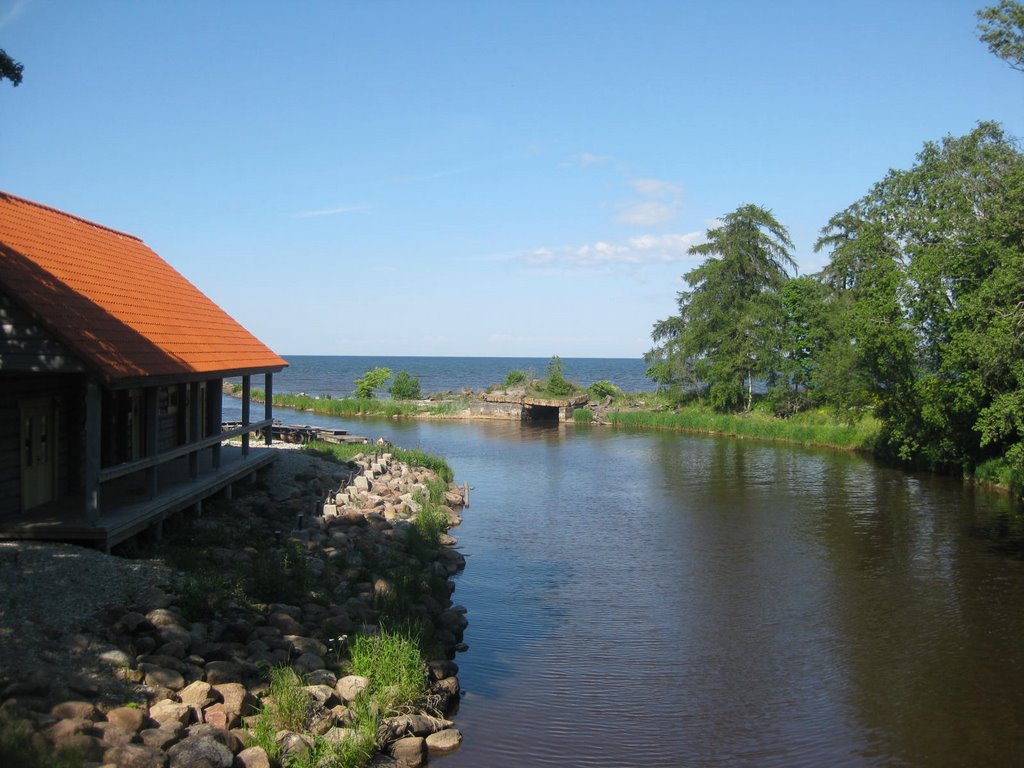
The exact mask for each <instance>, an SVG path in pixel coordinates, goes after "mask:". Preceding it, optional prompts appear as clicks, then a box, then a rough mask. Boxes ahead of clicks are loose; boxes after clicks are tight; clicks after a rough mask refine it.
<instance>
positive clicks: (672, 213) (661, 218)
mask: <svg viewBox="0 0 1024 768" xmlns="http://www.w3.org/2000/svg"><path fill="white" fill-rule="evenodd" d="M628 181H629V185H630V186H631V187H633V189H634V191H635V192H636V193H637V194H638V195H640V197H641V198H643V199H642V200H632V201H630V202H627V203H623V204H622V205H621V206H620V209H621V210H620V211H619V215H618V216H616V217H615V220H616V221H617V222H619V223H620V224H628V225H630V226H634V227H658V226H661V225H662V224H667V223H668V222H670V221H672V220H673V219H675V218H676V217H677V216H678V215H679V212H680V211H681V210H682V207H683V188H682V187H681V186H679V185H678V184H674V183H673V182H671V181H663V180H661V179H629V180H628Z"/></svg>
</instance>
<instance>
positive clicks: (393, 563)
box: [0, 446, 467, 768]
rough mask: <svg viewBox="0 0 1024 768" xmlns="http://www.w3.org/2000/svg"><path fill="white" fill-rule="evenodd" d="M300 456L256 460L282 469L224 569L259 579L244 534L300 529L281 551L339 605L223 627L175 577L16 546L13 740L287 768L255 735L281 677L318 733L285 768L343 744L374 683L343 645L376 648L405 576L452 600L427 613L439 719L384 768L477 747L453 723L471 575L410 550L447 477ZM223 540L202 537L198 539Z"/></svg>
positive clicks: (2, 723) (199, 525)
mask: <svg viewBox="0 0 1024 768" xmlns="http://www.w3.org/2000/svg"><path fill="white" fill-rule="evenodd" d="M288 448H289V447H288V446H280V447H271V448H262V449H255V448H254V450H274V451H277V452H278V458H277V461H275V462H274V465H273V467H272V469H271V471H270V476H269V478H267V482H266V485H265V487H264V488H256V489H254V490H252V491H250V492H248V493H245V494H244V495H239V496H238V497H236V499H235V500H234V501H232V502H231V503H230V504H231V506H230V509H231V516H232V518H233V523H234V524H236V525H237V526H238V528H239V534H238V536H237V545H236V546H234V547H223V548H219V549H218V550H217V551H216V552H215V553H214V554H215V557H216V558H217V562H218V565H219V564H223V568H224V571H225V573H228V572H231V569H232V568H237V567H238V566H239V565H243V566H245V567H246V568H249V569H258V568H260V567H261V564H260V561H259V558H260V557H263V556H264V555H263V553H259V552H257V551H256V550H255V549H252V548H251V547H250V546H249V545H248V544H247V542H246V537H245V535H244V531H245V524H246V523H249V524H253V525H262V526H263V528H264V529H266V528H267V527H268V526H269V527H273V526H274V525H276V524H279V523H280V522H281V521H285V520H287V521H293V522H295V527H294V528H293V529H292V530H291V531H290V533H287V534H282V535H281V542H282V546H286V547H291V548H293V549H297V550H299V551H301V552H302V557H303V558H304V561H303V565H302V567H303V569H304V570H303V572H304V573H309V574H312V575H313V577H314V578H315V579H316V582H317V586H318V589H319V590H320V592H321V593H322V594H328V595H331V596H333V597H334V599H333V600H331V599H328V600H320V601H318V602H313V601H310V602H305V603H302V604H287V603H272V604H268V605H252V604H251V603H249V602H246V603H244V604H243V602H242V601H232V600H228V601H226V602H224V603H223V604H220V605H218V606H217V611H216V614H215V615H212V616H203V615H199V616H197V615H189V612H190V610H191V608H190V600H189V599H188V595H186V594H184V592H183V588H182V584H183V583H184V582H183V581H182V578H181V577H182V574H181V573H175V572H174V571H173V570H172V569H168V568H165V567H163V566H162V565H160V564H159V563H156V562H153V561H140V560H125V559H122V558H118V557H114V556H108V555H104V554H101V553H99V552H95V551H90V550H82V549H80V548H76V547H72V546H70V545H59V544H57V545H54V544H38V543H31V542H10V543H4V544H0V583H2V584H3V590H2V596H0V654H2V656H0V729H5V730H6V731H7V732H8V733H10V732H11V729H12V728H19V729H24V730H27V731H29V732H30V733H31V735H30V736H29V737H28V743H33V740H34V742H35V743H36V744H39V745H40V746H41V742H43V741H45V742H47V743H49V744H51V745H53V746H55V747H58V748H60V747H68V748H71V749H73V750H75V751H77V752H78V753H79V754H81V755H82V756H83V757H84V759H85V765H88V766H119V767H122V768H127V767H131V768H149V767H150V766H155V767H160V768H167V767H170V768H178V767H179V766H181V767H182V768H184V767H185V766H202V765H208V766H219V767H220V768H256V767H257V766H268V767H269V766H271V765H275V764H276V763H271V761H270V758H269V756H268V755H267V753H266V752H264V750H263V749H262V748H260V747H258V746H254V745H253V744H252V742H253V739H252V734H251V732H250V731H249V727H250V726H252V725H253V724H254V721H253V719H252V718H253V716H254V715H255V714H256V713H257V712H258V711H259V709H260V708H261V707H262V706H263V705H264V704H265V703H267V699H268V693H269V687H268V683H267V675H266V669H267V667H268V666H270V667H273V666H290V667H291V668H292V669H294V670H296V671H297V672H299V673H301V674H302V676H303V678H304V682H305V688H304V690H305V691H306V693H307V694H308V706H307V719H306V727H305V728H304V730H303V731H301V732H280V733H278V734H277V736H276V741H277V743H278V744H279V745H280V746H281V749H282V758H284V757H287V756H289V755H294V754H296V753H301V752H303V751H305V750H308V749H310V748H311V747H312V746H313V743H314V738H322V739H326V740H327V741H334V742H337V741H340V740H343V739H345V738H348V737H349V736H350V731H349V729H348V727H347V726H349V725H350V724H351V723H352V720H353V711H352V704H353V703H354V701H355V699H356V698H357V696H359V695H360V693H361V692H362V691H364V690H366V688H367V686H369V685H370V684H371V683H372V681H369V680H366V679H365V678H355V677H353V676H350V675H349V676H345V675H343V674H342V672H343V669H342V666H341V664H340V662H341V659H342V657H343V655H344V643H345V638H346V637H347V636H355V635H356V634H372V633H374V632H376V631H378V627H377V622H378V621H379V618H380V606H381V604H382V601H385V600H386V599H387V598H388V597H389V595H391V594H392V592H393V590H394V589H395V583H394V581H393V579H394V578H395V577H394V576H393V575H392V574H394V573H397V572H398V571H399V570H401V569H403V568H405V569H409V568H416V569H422V570H423V571H424V572H425V573H429V574H430V575H432V576H433V577H435V583H436V584H438V585H443V586H438V590H439V591H435V592H434V593H433V594H426V595H423V596H422V597H421V598H420V599H419V601H418V602H417V603H416V605H415V606H414V610H415V611H416V613H417V615H420V616H422V617H424V618H425V619H426V622H425V625H426V626H429V627H432V632H433V637H432V638H431V639H432V642H433V646H434V647H436V648H438V649H440V653H441V656H440V657H439V658H436V659H434V660H432V661H430V662H429V663H428V664H427V667H426V671H425V675H427V679H428V683H429V703H430V707H429V709H428V711H423V712H419V713H410V714H406V715H403V716H401V717H391V718H388V719H386V720H384V721H383V723H382V727H381V728H380V730H379V731H378V734H377V735H378V743H379V746H380V748H381V750H382V751H381V754H378V756H377V758H375V760H374V761H373V763H372V764H373V765H388V764H392V765H408V766H419V765H423V764H425V762H426V761H427V760H428V758H429V755H431V754H444V753H446V752H449V751H451V750H452V749H455V748H457V746H458V744H459V742H460V740H461V735H460V734H459V733H458V732H457V731H456V730H454V729H453V728H452V727H451V726H452V723H451V722H450V721H449V720H447V719H446V718H447V717H448V716H450V715H451V714H452V713H453V712H454V711H455V709H456V708H457V706H458V702H459V696H460V688H459V681H458V677H457V673H458V666H457V665H456V664H455V662H454V661H453V660H452V659H453V658H454V655H455V652H456V650H458V649H459V648H462V647H464V646H462V645H461V642H462V634H463V631H464V629H465V628H466V626H467V621H466V618H465V610H464V609H462V608H461V607H459V606H455V605H453V604H452V601H451V593H452V591H453V590H454V583H453V582H452V581H451V580H450V577H451V576H452V575H454V574H455V573H457V572H458V571H459V570H460V569H461V568H463V567H464V565H465V560H464V558H463V556H462V555H461V554H460V553H459V552H457V551H456V550H455V549H454V548H453V545H454V544H455V543H456V542H455V540H454V539H452V538H451V537H450V536H447V535H442V540H443V544H442V546H441V547H440V548H439V549H437V550H436V551H434V552H432V553H430V554H429V556H427V558H428V561H427V562H422V561H420V560H417V559H415V558H413V557H412V555H410V554H409V551H408V549H407V547H406V546H405V540H406V537H407V535H408V531H409V529H410V523H409V521H410V519H413V518H414V517H415V515H416V513H417V512H418V511H419V510H418V503H417V501H416V497H414V494H416V493H417V492H425V491H426V485H425V483H426V482H427V481H428V480H429V479H432V478H434V477H436V475H434V473H432V472H431V471H430V470H426V469H422V468H414V467H409V466H405V465H403V464H401V463H399V462H397V461H394V460H392V458H391V457H390V456H389V455H388V454H386V453H384V454H377V455H374V456H366V457H364V458H362V459H359V460H357V461H356V462H355V463H354V464H351V465H349V466H345V465H340V464H337V463H332V462H327V461H324V460H321V459H318V458H316V457H313V456H309V455H306V454H302V453H300V452H298V451H294V450H288ZM325 498H327V499H328V501H329V502H330V503H329V504H327V505H324V499H325ZM462 502H463V497H462V491H461V490H460V489H459V488H458V486H456V485H454V484H450V485H449V487H448V490H447V493H446V504H447V505H448V506H447V507H445V511H446V513H447V515H448V517H449V523H450V525H457V524H458V522H460V518H459V514H458V512H457V511H456V510H457V509H459V508H461V506H462ZM314 509H319V510H322V511H323V513H324V514H323V515H322V516H321V515H317V514H313V510H314ZM221 524H222V523H221V522H218V521H216V520H208V519H206V518H199V519H195V520H192V521H190V522H188V523H187V525H189V526H194V527H195V529H196V530H197V531H198V532H201V531H202V530H204V529H206V528H209V527H211V526H214V525H221ZM422 556H423V555H421V557H422ZM247 572H249V571H247ZM185 575H186V576H187V574H185ZM193 597H194V596H193ZM193 613H195V611H193ZM0 736H3V734H0ZM2 741H3V739H2V738H0V748H2ZM0 754H2V753H0ZM37 764H38V763H37Z"/></svg>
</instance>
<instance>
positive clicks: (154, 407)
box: [142, 387, 160, 499]
mask: <svg viewBox="0 0 1024 768" xmlns="http://www.w3.org/2000/svg"><path fill="white" fill-rule="evenodd" d="M143 392H144V395H145V396H144V398H143V401H142V402H143V413H144V414H145V415H144V417H143V418H144V419H145V424H146V456H147V457H148V456H156V447H157V438H158V437H159V433H160V419H159V416H160V402H159V400H160V398H159V394H160V390H159V389H158V388H157V387H146V389H145V390H144V391H143ZM159 484H160V468H159V466H152V467H150V468H149V469H147V470H146V485H147V486H148V488H149V498H151V499H155V498H156V495H157V491H158V489H159Z"/></svg>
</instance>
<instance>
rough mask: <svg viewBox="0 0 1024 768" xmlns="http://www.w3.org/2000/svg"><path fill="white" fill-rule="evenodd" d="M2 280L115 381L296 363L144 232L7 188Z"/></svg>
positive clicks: (1, 219)
mask: <svg viewBox="0 0 1024 768" xmlns="http://www.w3.org/2000/svg"><path fill="white" fill-rule="evenodd" d="M0 289H2V290H3V291H4V292H6V293H7V294H8V295H9V296H10V297H11V298H12V299H14V300H15V301H16V302H18V303H19V304H21V305H22V306H24V307H25V308H26V309H28V310H29V311H30V312H32V313H34V314H35V315H36V317H37V318H38V320H39V322H40V324H41V325H43V326H44V327H46V328H47V329H48V330H49V331H51V332H52V333H53V334H54V335H55V336H57V337H58V338H59V339H61V340H62V341H64V342H65V343H66V344H67V345H68V346H69V347H70V348H71V349H72V351H73V352H74V353H75V354H76V355H77V356H78V357H80V358H81V359H82V361H83V362H85V363H86V364H87V365H88V366H89V367H90V368H92V369H93V370H95V371H96V372H97V373H99V374H100V375H101V376H102V377H103V378H104V379H105V380H106V381H107V383H109V384H120V385H122V386H123V385H125V384H126V383H127V382H132V383H134V382H135V381H136V380H138V381H140V382H141V380H143V379H147V378H152V377H161V378H168V379H173V378H175V377H179V378H192V379H194V378H197V377H198V374H209V375H210V376H211V377H219V376H222V375H223V376H230V375H240V374H242V373H253V372H262V371H267V370H280V369H281V368H283V367H284V366H285V365H287V363H285V361H284V360H283V359H281V358H280V357H278V356H277V355H275V354H274V353H273V352H271V351H270V349H268V348H267V347H266V346H265V345H264V344H263V343H262V342H261V341H260V340H259V339H257V338H256V337H255V336H253V335H252V334H251V333H249V332H248V331H247V330H246V329H245V328H243V327H242V326H241V325H239V323H237V322H236V321H235V320H233V319H232V318H231V317H230V316H229V315H228V314H227V313H226V312H225V311H224V310H222V309H221V308H220V307H218V306H217V305H216V304H214V303H213V302H212V301H211V300H210V299H209V298H207V297H206V296H205V295H204V294H203V292H202V291H200V290H199V289H198V288H196V287H195V286H194V285H192V283H190V282H189V281H188V280H186V279H185V278H184V277H183V276H182V275H181V274H180V273H179V272H177V271H176V270H175V269H174V268H173V267H171V265H170V264H168V263H167V262H166V261H164V260H163V259H162V258H160V257H159V256H158V255H157V254H156V253H155V252H154V251H153V250H151V249H150V248H148V247H147V246H146V244H145V243H143V242H142V241H141V240H140V239H138V238H137V237H134V236H132V235H126V234H124V233H122V232H117V231H115V230H112V229H108V228H107V227H104V226H101V225H99V224H94V223H92V222H90V221H86V220H85V219H80V218H78V217H76V216H72V215H70V214H67V213H64V212H62V211H58V210H56V209H54V208H48V207H46V206H44V205H40V204H38V203H33V202H31V201H29V200H23V199H21V198H18V197H15V196H13V195H9V194H6V193H3V192H0Z"/></svg>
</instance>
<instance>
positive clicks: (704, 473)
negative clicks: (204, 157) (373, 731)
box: [276, 410, 1024, 768]
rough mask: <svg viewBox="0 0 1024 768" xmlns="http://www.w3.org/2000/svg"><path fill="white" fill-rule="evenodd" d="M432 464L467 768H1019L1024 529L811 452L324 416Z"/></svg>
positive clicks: (579, 430)
mask: <svg viewBox="0 0 1024 768" xmlns="http://www.w3.org/2000/svg"><path fill="white" fill-rule="evenodd" d="M276 415H277V416H278V417H279V418H281V419H282V420H284V421H285V422H289V421H294V422H295V423H321V424H331V425H335V426H338V425H340V426H345V427H347V428H349V429H351V430H352V431H353V432H356V433H360V434H365V435H368V436H371V437H377V436H379V435H385V436H387V437H388V438H389V439H391V440H392V441H393V442H395V443H396V444H399V445H403V446H405V447H422V448H424V449H426V450H429V451H431V452H434V453H438V454H441V455H443V456H445V457H446V458H447V459H448V461H449V463H450V464H451V465H452V467H453V468H454V470H455V473H456V477H457V480H459V481H460V482H461V481H469V482H470V484H471V486H472V495H471V502H472V504H471V506H470V507H469V508H468V509H467V510H466V511H465V514H464V522H463V524H462V526H461V527H459V528H458V529H455V530H454V531H453V532H452V533H453V534H454V535H455V536H457V538H458V539H459V542H460V549H461V550H462V552H463V553H464V554H465V555H466V557H467V560H468V565H467V568H466V570H465V571H464V572H463V573H462V574H460V575H459V576H458V577H457V588H456V592H455V595H454V599H455V601H456V602H458V603H461V604H463V605H465V606H466V608H467V609H468V618H469V621H470V626H469V629H468V630H467V633H466V637H465V640H466V642H467V643H468V644H469V650H468V651H466V652H464V653H462V654H459V656H458V658H457V659H456V660H457V662H458V663H459V666H460V668H461V672H460V680H461V682H462V686H463V689H464V698H463V701H462V706H461V708H460V711H459V713H458V715H457V717H456V720H457V725H458V727H459V728H460V729H461V730H462V732H463V734H464V737H465V741H464V743H463V745H462V747H461V748H460V750H459V751H458V752H456V753H455V754H454V755H452V756H450V757H447V758H444V759H443V760H442V761H439V762H438V764H440V765H443V766H445V767H446V768H457V767H462V766H465V767H467V768H468V767H471V766H472V767H476V766H563V767H564V766H691V765H692V766H746V765H749V766H824V765H829V766H847V765H848V766H893V765H907V766H956V765H963V766H978V765H1024V526H1022V524H1021V520H1020V516H1019V514H1017V513H1016V512H1014V511H1013V510H1011V509H1010V506H1009V503H1008V502H1007V499H1006V498H1005V497H1004V496H1002V495H1000V494H997V493H986V492H983V491H977V490H974V489H971V488H967V487H964V486H963V485H962V484H960V483H958V482H956V481H953V480H950V479H948V478H940V477H932V476H930V475H926V474H907V473H904V472H900V471H896V470H890V469H885V468H881V467H879V466H877V465H876V464H875V463H873V462H872V461H871V460H869V459H865V458H863V457H859V456H853V455H847V454H843V453H834V452H828V451H817V450H807V449H801V448H796V447H788V446H778V445H770V444H764V443H757V442H751V441H736V440H727V439H718V438H711V437H698V436H689V435H680V434H672V433H651V432H642V433H639V432H628V431H621V430H612V429H609V428H602V427H596V426H595V427H589V426H578V425H572V424H563V425H557V424H548V425H530V424H520V423H516V422H456V423H448V422H430V421H371V420H339V419H332V418H330V417H319V416H313V415H311V414H305V413H303V414H295V413H290V412H288V411H286V410H280V411H279V412H278V413H277V414H276Z"/></svg>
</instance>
